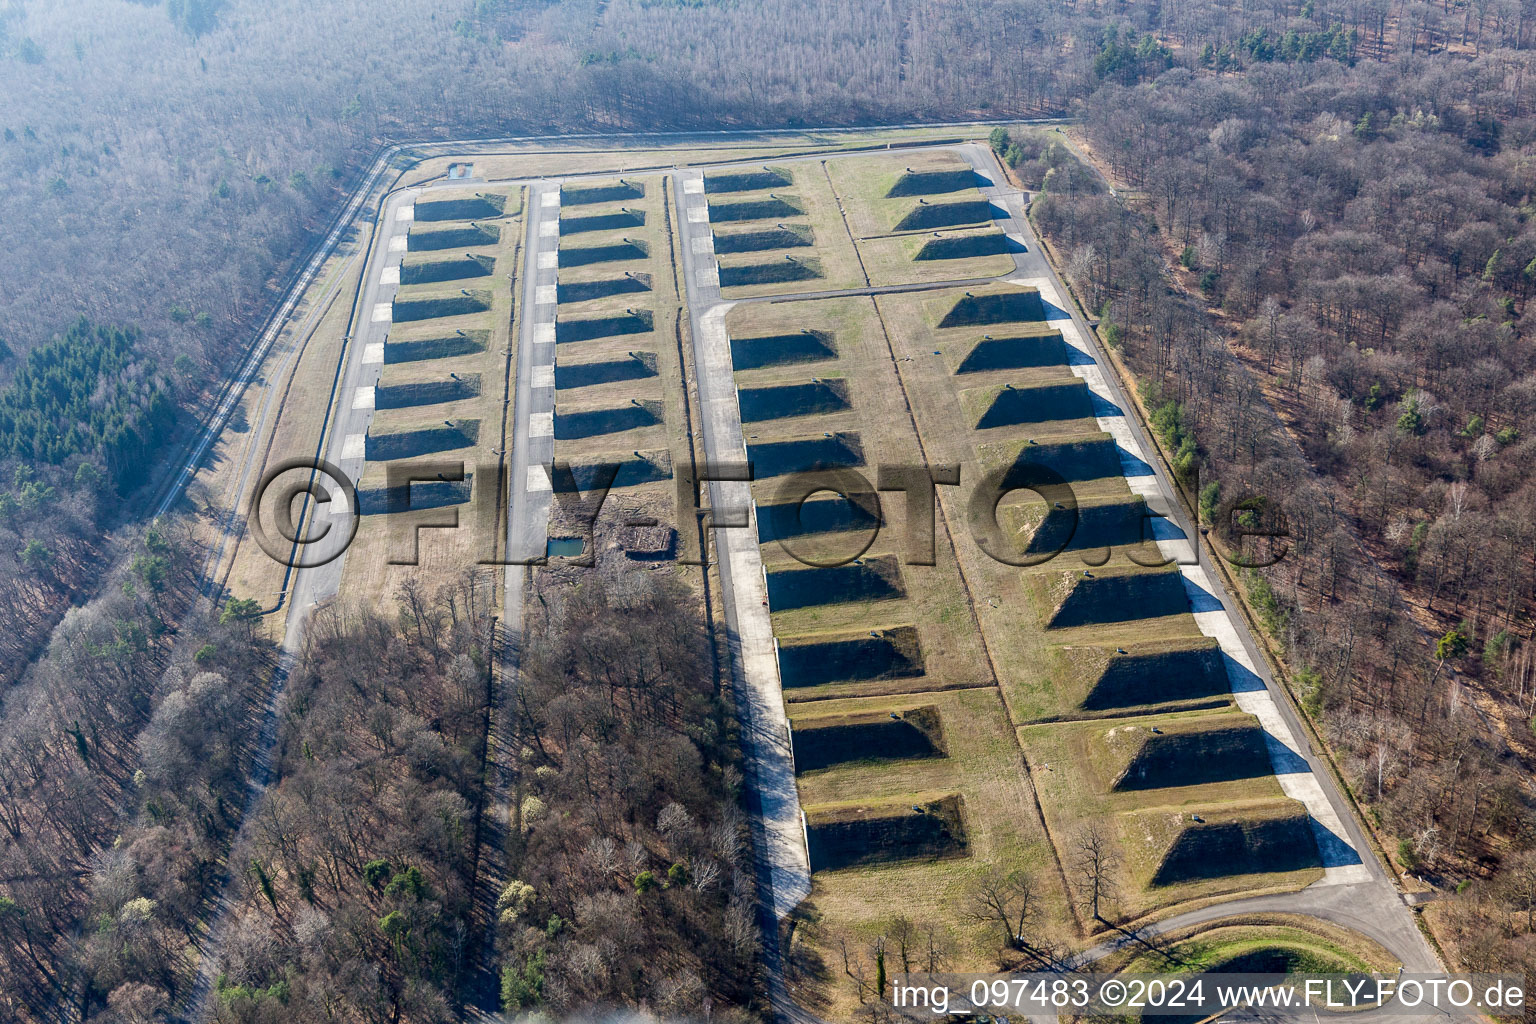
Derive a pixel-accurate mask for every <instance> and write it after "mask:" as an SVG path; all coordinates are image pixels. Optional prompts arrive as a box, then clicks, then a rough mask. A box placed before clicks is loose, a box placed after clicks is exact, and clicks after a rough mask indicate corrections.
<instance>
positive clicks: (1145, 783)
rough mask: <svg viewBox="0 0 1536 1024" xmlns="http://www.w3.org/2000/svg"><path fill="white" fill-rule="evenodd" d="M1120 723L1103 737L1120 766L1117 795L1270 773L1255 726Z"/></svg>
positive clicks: (1114, 786)
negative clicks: (1222, 726) (1153, 725)
mask: <svg viewBox="0 0 1536 1024" xmlns="http://www.w3.org/2000/svg"><path fill="white" fill-rule="evenodd" d="M1157 728H1158V729H1159V731H1157V732H1154V731H1153V730H1152V728H1151V727H1148V726H1144V725H1121V726H1116V727H1115V728H1113V729H1110V730H1109V731H1108V732H1107V733H1105V735H1104V744H1105V746H1106V747H1107V748H1108V749H1109V751H1110V754H1111V757H1112V758H1113V759H1114V762H1115V763H1117V764H1119V763H1124V765H1125V767H1124V768H1123V769H1121V771H1120V774H1119V775H1118V776H1116V777H1115V779H1114V781H1113V783H1112V785H1111V786H1110V788H1111V789H1112V790H1114V791H1115V792H1124V791H1127V790H1141V789H1172V788H1175V787H1182V786H1201V785H1205V784H1206V783H1212V782H1231V781H1233V780H1235V779H1256V778H1261V777H1263V776H1266V775H1272V774H1273V773H1274V768H1273V766H1271V764H1270V761H1269V750H1268V748H1267V747H1266V746H1265V745H1264V730H1262V729H1260V728H1259V727H1258V725H1257V723H1255V724H1251V725H1233V726H1227V727H1224V728H1201V727H1200V723H1199V721H1198V720H1197V721H1194V722H1189V723H1171V724H1168V725H1165V726H1158V727H1157Z"/></svg>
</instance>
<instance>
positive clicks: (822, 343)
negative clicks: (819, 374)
mask: <svg viewBox="0 0 1536 1024" xmlns="http://www.w3.org/2000/svg"><path fill="white" fill-rule="evenodd" d="M836 358H837V340H836V337H835V336H834V334H833V332H831V331H822V330H812V329H810V328H806V329H805V330H803V331H800V332H798V333H796V334H769V335H765V336H762V337H756V338H732V339H731V366H732V368H733V369H735V370H736V371H737V372H740V371H742V370H757V369H761V368H762V367H765V366H787V365H790V364H792V363H816V362H820V361H822V360H825V359H836Z"/></svg>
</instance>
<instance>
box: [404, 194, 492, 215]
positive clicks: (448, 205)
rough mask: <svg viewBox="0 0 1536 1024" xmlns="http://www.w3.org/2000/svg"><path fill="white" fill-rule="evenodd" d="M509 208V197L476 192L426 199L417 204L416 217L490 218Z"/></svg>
mask: <svg viewBox="0 0 1536 1024" xmlns="http://www.w3.org/2000/svg"><path fill="white" fill-rule="evenodd" d="M506 210H507V197H506V196H503V195H497V194H496V193H494V192H476V193H475V194H474V195H472V196H466V197H464V198H454V199H426V200H422V201H421V202H418V203H417V204H416V213H415V217H416V220H417V221H418V222H421V221H427V222H430V221H440V220H490V219H492V218H495V217H500V216H501V215H502V214H503V213H505V212H506Z"/></svg>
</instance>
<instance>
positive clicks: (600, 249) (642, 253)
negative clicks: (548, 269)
mask: <svg viewBox="0 0 1536 1024" xmlns="http://www.w3.org/2000/svg"><path fill="white" fill-rule="evenodd" d="M650 254H651V246H650V244H649V243H648V242H645V241H643V240H641V241H630V240H629V239H625V240H624V241H622V242H615V243H614V244H613V245H578V246H572V247H570V248H561V250H560V265H561V266H562V267H587V266H591V265H592V264H594V263H617V262H619V261H620V260H643V259H645V258H646V257H647V256H649V255H650Z"/></svg>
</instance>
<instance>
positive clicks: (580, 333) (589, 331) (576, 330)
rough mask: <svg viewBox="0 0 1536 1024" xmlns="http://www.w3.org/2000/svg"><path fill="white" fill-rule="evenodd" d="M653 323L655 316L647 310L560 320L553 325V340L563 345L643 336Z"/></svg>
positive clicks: (631, 310) (629, 310)
mask: <svg viewBox="0 0 1536 1024" xmlns="http://www.w3.org/2000/svg"><path fill="white" fill-rule="evenodd" d="M655 322H656V317H655V314H653V313H652V312H651V311H650V310H648V309H626V310H625V311H624V312H622V313H616V314H614V315H612V316H589V317H582V318H580V319H577V320H561V321H559V322H557V323H556V324H555V340H556V341H557V342H561V343H562V344H563V343H565V342H568V341H591V340H593V339H594V338H611V337H614V336H616V335H624V334H644V333H645V332H647V331H649V330H650V329H651V328H652V326H653V325H654V324H655Z"/></svg>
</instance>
